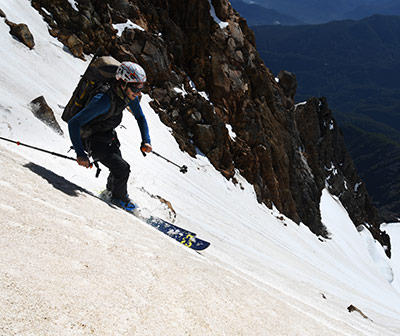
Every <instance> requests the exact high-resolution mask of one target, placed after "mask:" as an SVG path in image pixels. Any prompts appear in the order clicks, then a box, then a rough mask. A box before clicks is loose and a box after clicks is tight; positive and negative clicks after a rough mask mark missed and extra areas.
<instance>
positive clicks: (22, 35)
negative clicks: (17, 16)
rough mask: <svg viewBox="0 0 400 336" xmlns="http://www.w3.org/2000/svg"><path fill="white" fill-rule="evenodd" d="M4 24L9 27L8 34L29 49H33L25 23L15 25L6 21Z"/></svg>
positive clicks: (33, 44)
mask: <svg viewBox="0 0 400 336" xmlns="http://www.w3.org/2000/svg"><path fill="white" fill-rule="evenodd" d="M6 23H7V24H8V26H9V27H10V34H11V35H12V36H14V37H16V38H17V39H18V40H19V41H21V42H22V43H23V44H25V45H26V46H27V47H28V48H29V49H33V47H34V46H35V41H34V38H33V35H32V33H31V31H30V30H29V27H28V26H27V25H26V24H25V23H19V24H15V23H13V22H11V21H8V20H6Z"/></svg>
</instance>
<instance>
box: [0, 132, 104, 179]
mask: <svg viewBox="0 0 400 336" xmlns="http://www.w3.org/2000/svg"><path fill="white" fill-rule="evenodd" d="M0 139H1V140H4V141H8V142H12V143H15V144H17V145H18V146H25V147H28V148H31V149H35V150H37V151H40V152H44V153H47V154H51V155H54V156H58V157H60V158H63V159H68V160H72V161H75V162H76V159H75V158H73V157H70V156H67V155H63V154H60V153H55V152H51V151H48V150H46V149H43V148H39V147H35V146H32V145H27V144H24V143H22V142H20V141H14V140H11V139H7V138H3V137H0ZM93 165H95V166H96V167H97V169H98V173H97V174H96V175H98V174H99V173H100V172H99V170H100V168H99V167H98V163H97V161H94V162H91V163H90V167H92V166H93ZM96 177H97V176H96Z"/></svg>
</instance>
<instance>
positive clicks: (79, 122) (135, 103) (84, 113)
mask: <svg viewBox="0 0 400 336" xmlns="http://www.w3.org/2000/svg"><path fill="white" fill-rule="evenodd" d="M128 106H129V107H130V109H131V110H132V113H133V115H134V116H135V118H136V120H137V123H138V125H139V129H140V133H141V136H142V143H150V135H149V128H148V125H147V121H146V117H145V116H144V114H143V111H142V108H141V107H140V103H139V98H138V97H136V98H135V99H134V100H132V101H130V102H129V105H128ZM110 107H111V102H110V98H109V96H108V95H107V94H105V93H98V94H97V95H95V96H94V97H93V98H92V100H91V101H90V103H89V104H88V105H87V106H86V107H85V108H84V109H82V110H81V111H80V112H79V113H77V114H76V115H75V116H74V117H73V118H72V119H71V120H70V121H69V122H68V131H69V136H70V138H71V142H72V145H73V146H74V149H75V152H76V155H77V156H78V157H87V155H86V153H85V150H84V148H83V144H82V140H81V133H80V132H81V127H82V126H83V125H85V124H87V123H88V122H90V121H92V120H93V119H94V118H96V117H98V116H100V115H102V114H106V113H107V112H108V111H109V109H110Z"/></svg>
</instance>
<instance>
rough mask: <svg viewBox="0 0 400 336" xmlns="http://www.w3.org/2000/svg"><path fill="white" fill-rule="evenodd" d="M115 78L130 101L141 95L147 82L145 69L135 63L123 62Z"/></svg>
mask: <svg viewBox="0 0 400 336" xmlns="http://www.w3.org/2000/svg"><path fill="white" fill-rule="evenodd" d="M115 78H116V79H117V81H118V82H119V83H120V85H121V87H122V89H123V90H124V91H125V94H126V95H127V97H128V98H129V99H130V100H133V99H135V98H136V97H137V96H140V95H141V91H142V89H143V86H144V83H145V82H146V80H147V77H146V72H145V71H144V69H143V68H142V67H141V66H140V65H139V64H137V63H133V62H122V63H121V65H120V66H119V67H118V69H117V72H116V74H115Z"/></svg>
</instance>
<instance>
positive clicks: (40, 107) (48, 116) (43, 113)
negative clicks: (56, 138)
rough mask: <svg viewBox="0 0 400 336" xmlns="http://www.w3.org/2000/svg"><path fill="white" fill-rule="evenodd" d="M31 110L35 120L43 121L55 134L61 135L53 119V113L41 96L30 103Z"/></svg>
mask: <svg viewBox="0 0 400 336" xmlns="http://www.w3.org/2000/svg"><path fill="white" fill-rule="evenodd" d="M30 107H31V110H32V112H33V114H34V116H35V117H36V118H38V119H39V120H41V121H43V122H44V123H45V124H46V125H47V126H49V127H51V128H52V129H53V130H54V131H55V132H57V133H58V134H60V135H63V131H62V129H61V127H60V125H59V124H58V122H57V120H56V118H55V117H54V112H53V110H52V109H51V107H50V106H49V105H48V104H47V102H46V99H45V98H44V97H43V96H40V97H37V98H35V99H34V100H32V101H31V102H30Z"/></svg>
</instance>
